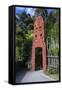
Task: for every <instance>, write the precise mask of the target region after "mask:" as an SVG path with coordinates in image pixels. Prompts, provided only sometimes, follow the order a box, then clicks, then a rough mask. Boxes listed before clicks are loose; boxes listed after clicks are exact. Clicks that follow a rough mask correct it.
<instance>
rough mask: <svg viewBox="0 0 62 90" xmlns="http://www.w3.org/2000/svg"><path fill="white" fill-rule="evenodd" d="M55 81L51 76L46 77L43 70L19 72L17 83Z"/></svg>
mask: <svg viewBox="0 0 62 90" xmlns="http://www.w3.org/2000/svg"><path fill="white" fill-rule="evenodd" d="M45 81H53V79H51V78H50V77H49V76H47V75H45V74H44V73H43V71H42V70H38V71H26V70H23V72H18V73H17V74H16V83H26V82H27V83H28V82H45Z"/></svg>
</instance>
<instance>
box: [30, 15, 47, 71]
mask: <svg viewBox="0 0 62 90" xmlns="http://www.w3.org/2000/svg"><path fill="white" fill-rule="evenodd" d="M33 33H34V37H33V44H32V60H31V61H32V70H33V71H34V70H36V68H38V69H43V70H46V44H45V35H44V21H43V18H42V17H41V16H38V17H36V19H35V22H34V31H33ZM37 51H38V53H36V52H37ZM39 52H40V54H41V55H40V54H39ZM39 58H41V59H39ZM37 66H38V67H37Z"/></svg>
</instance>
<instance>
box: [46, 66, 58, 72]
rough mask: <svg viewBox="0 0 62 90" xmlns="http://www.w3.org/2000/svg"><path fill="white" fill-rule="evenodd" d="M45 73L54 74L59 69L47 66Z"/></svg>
mask: <svg viewBox="0 0 62 90" xmlns="http://www.w3.org/2000/svg"><path fill="white" fill-rule="evenodd" d="M47 72H48V73H49V74H56V73H59V68H58V66H57V67H53V66H49V67H48V69H47Z"/></svg>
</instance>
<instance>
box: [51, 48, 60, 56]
mask: <svg viewBox="0 0 62 90" xmlns="http://www.w3.org/2000/svg"><path fill="white" fill-rule="evenodd" d="M51 54H52V55H53V56H58V55H59V48H52V49H51Z"/></svg>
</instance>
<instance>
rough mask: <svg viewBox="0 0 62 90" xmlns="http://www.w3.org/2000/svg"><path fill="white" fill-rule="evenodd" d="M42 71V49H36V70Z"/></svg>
mask: <svg viewBox="0 0 62 90" xmlns="http://www.w3.org/2000/svg"><path fill="white" fill-rule="evenodd" d="M40 69H42V48H40V47H38V48H35V70H40Z"/></svg>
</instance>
